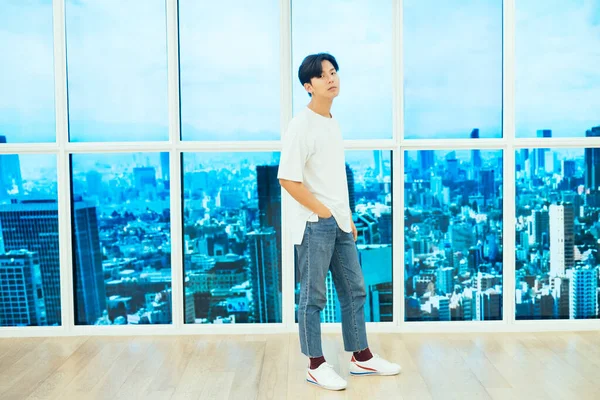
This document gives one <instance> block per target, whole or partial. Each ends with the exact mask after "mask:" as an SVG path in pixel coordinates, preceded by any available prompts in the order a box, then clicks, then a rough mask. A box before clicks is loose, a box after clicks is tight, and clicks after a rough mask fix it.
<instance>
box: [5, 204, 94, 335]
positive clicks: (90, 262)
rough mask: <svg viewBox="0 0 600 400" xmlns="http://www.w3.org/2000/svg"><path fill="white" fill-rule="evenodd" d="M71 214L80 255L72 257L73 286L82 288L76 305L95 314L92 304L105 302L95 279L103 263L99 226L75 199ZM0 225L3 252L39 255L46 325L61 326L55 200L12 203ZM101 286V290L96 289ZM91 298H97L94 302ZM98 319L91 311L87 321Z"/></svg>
mask: <svg viewBox="0 0 600 400" xmlns="http://www.w3.org/2000/svg"><path fill="white" fill-rule="evenodd" d="M73 210H74V214H75V215H74V218H73V221H74V224H75V226H74V230H73V235H74V240H73V248H74V250H76V252H77V253H79V254H76V255H75V257H74V262H75V276H76V277H77V279H78V280H77V281H76V282H77V283H79V282H81V285H80V287H81V288H82V289H81V290H82V292H81V293H79V289H78V288H76V290H77V291H78V292H77V296H76V303H77V306H78V307H79V306H82V307H84V310H97V307H96V306H95V305H93V304H100V305H101V304H103V302H105V301H106V299H105V297H104V292H103V289H104V283H103V281H98V279H97V277H98V276H102V263H101V259H100V258H98V257H99V254H100V250H99V239H98V232H97V231H98V225H97V222H95V219H93V218H92V216H91V215H89V214H90V213H92V212H93V213H94V214H95V208H94V207H92V206H89V205H88V206H85V205H82V203H79V204H78V200H77V199H76V200H75V202H74V207H73ZM92 210H93V211H92ZM0 223H1V225H2V236H3V238H4V246H5V248H6V251H11V250H21V249H25V250H28V251H33V252H36V253H38V256H39V263H40V269H41V275H42V288H43V293H44V299H45V305H46V315H47V322H48V325H60V324H61V301H60V257H59V240H58V204H57V202H56V200H55V199H48V200H42V199H37V200H22V201H21V202H18V201H17V200H13V202H12V203H11V204H2V205H0ZM94 231H95V233H94ZM94 241H95V243H94ZM79 268H82V271H77V269H79ZM100 283H101V284H102V285H101V287H100V288H97V287H95V285H99V284H100ZM94 296H98V297H99V298H98V299H97V300H96V299H94ZM86 301H92V305H89V306H88V305H85V302H86ZM101 315H102V314H101V312H100V313H99V314H97V312H96V311H94V312H92V311H90V315H89V316H88V317H87V318H88V320H89V319H91V318H97V317H100V316H101Z"/></svg>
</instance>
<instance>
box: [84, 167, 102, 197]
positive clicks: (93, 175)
mask: <svg viewBox="0 0 600 400" xmlns="http://www.w3.org/2000/svg"><path fill="white" fill-rule="evenodd" d="M85 183H86V186H87V189H86V191H87V194H88V195H90V196H99V195H100V194H101V193H102V174H100V172H98V171H96V170H91V171H88V172H87V173H86V174H85Z"/></svg>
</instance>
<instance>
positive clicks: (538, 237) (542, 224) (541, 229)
mask: <svg viewBox="0 0 600 400" xmlns="http://www.w3.org/2000/svg"><path fill="white" fill-rule="evenodd" d="M549 230H550V215H549V214H548V211H547V210H533V212H532V213H531V223H530V229H529V231H530V232H529V244H530V245H535V244H537V245H542V246H543V247H547V246H548V245H549V243H544V240H545V238H547V237H548V235H547V234H548V232H549ZM544 234H546V235H544Z"/></svg>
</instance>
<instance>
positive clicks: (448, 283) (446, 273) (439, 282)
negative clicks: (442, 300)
mask: <svg viewBox="0 0 600 400" xmlns="http://www.w3.org/2000/svg"><path fill="white" fill-rule="evenodd" d="M435 286H436V289H437V290H438V291H440V292H442V293H444V294H448V293H452V291H453V290H454V268H451V267H442V268H438V270H437V271H436V284H435Z"/></svg>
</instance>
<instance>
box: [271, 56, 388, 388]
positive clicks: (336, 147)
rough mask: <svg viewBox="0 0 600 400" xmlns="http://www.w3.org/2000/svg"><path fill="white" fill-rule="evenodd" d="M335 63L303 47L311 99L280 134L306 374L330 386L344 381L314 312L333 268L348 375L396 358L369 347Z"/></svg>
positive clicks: (372, 370)
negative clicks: (335, 112)
mask: <svg viewBox="0 0 600 400" xmlns="http://www.w3.org/2000/svg"><path fill="white" fill-rule="evenodd" d="M337 71H338V64H337V62H336V60H335V58H334V57H333V56H331V55H330V54H325V53H320V54H313V55H309V56H308V57H306V58H305V59H304V61H303V62H302V65H301V66H300V69H299V71H298V77H299V78H300V83H302V85H303V86H304V88H305V89H306V91H307V92H308V95H309V96H310V98H311V100H310V103H309V104H308V106H307V107H306V108H305V109H304V110H302V111H301V112H300V113H298V115H296V116H295V117H294V118H293V119H292V121H291V122H290V124H289V127H288V130H287V132H286V134H285V136H284V138H283V150H282V153H281V161H280V164H279V174H278V178H279V182H280V183H281V186H282V187H283V188H284V189H285V190H286V191H287V192H288V193H289V194H290V195H291V196H292V197H293V198H294V200H295V201H294V202H293V204H292V210H291V213H292V218H291V221H290V222H291V227H290V230H291V234H292V240H293V242H294V245H295V250H296V256H297V261H298V267H299V272H300V288H301V289H300V302H299V304H298V326H299V328H300V329H299V331H300V332H299V333H300V348H301V351H302V353H303V354H305V355H306V356H308V357H309V359H310V366H309V368H308V370H307V372H306V380H307V381H308V382H310V383H313V384H315V385H318V386H321V387H323V388H326V389H331V390H342V389H345V388H346V381H345V380H344V379H342V378H341V377H340V376H339V375H338V374H337V373H336V372H335V371H334V370H333V367H332V366H331V365H329V364H327V363H326V362H325V358H324V357H323V351H322V348H321V319H320V313H321V311H322V310H323V308H324V307H325V304H326V295H325V293H326V288H325V277H326V275H327V272H328V271H329V270H330V269H331V274H332V277H333V281H334V284H335V287H336V290H337V293H338V297H339V301H340V305H341V311H342V333H343V339H344V349H345V350H346V351H349V352H353V353H354V354H353V356H352V359H351V361H350V373H351V374H353V375H396V374H398V373H399V372H400V366H399V365H397V364H392V363H390V362H388V361H386V360H384V359H382V358H380V357H378V356H377V355H373V354H371V351H370V350H369V345H368V344H367V334H366V330H365V311H364V304H365V299H366V292H365V284H364V278H363V274H362V270H361V266H360V264H359V262H358V253H357V249H356V243H355V241H356V238H357V231H356V227H355V226H354V222H353V221H352V213H351V211H350V204H349V198H348V182H347V179H346V163H345V157H344V142H343V139H342V134H341V132H340V127H339V125H338V123H337V121H336V120H335V119H334V118H333V116H332V115H331V113H330V110H331V105H332V103H333V99H334V98H336V97H337V95H338V94H339V91H340V79H339V77H338V74H337Z"/></svg>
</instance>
